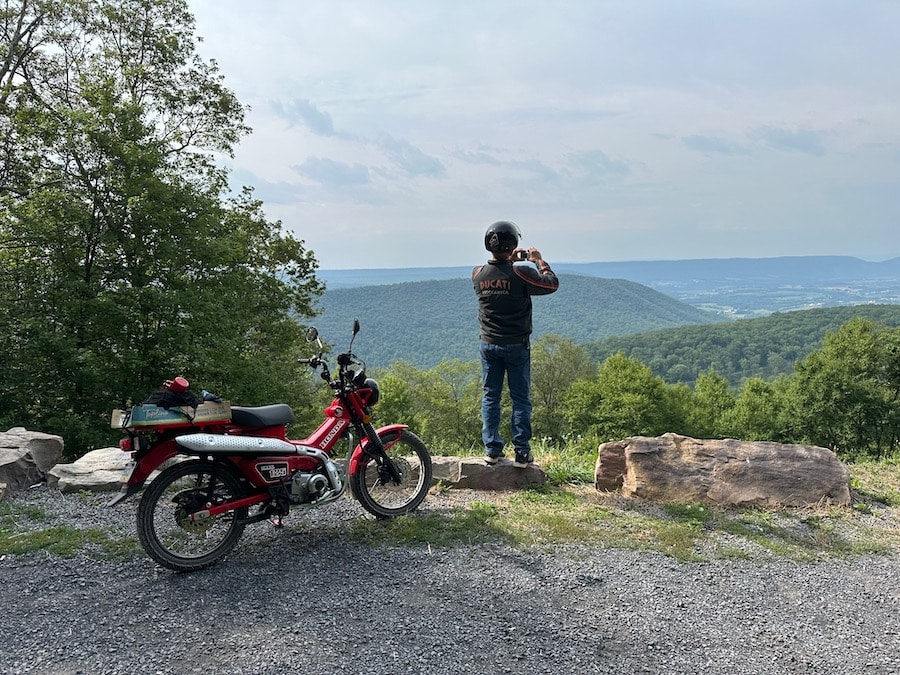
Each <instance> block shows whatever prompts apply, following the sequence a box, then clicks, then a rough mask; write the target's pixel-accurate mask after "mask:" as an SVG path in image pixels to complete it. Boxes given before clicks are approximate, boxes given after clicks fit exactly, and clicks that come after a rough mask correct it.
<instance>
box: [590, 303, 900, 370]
mask: <svg viewBox="0 0 900 675" xmlns="http://www.w3.org/2000/svg"><path fill="white" fill-rule="evenodd" d="M858 316H860V317H865V318H868V319H870V320H872V321H874V322H876V323H881V324H884V325H886V326H890V327H892V328H894V327H897V326H900V305H856V306H853V307H824V308H817V309H807V310H798V311H795V312H785V313H781V314H772V315H770V316H766V317H761V318H758V319H741V320H738V321H732V322H729V323H720V324H715V325H712V326H682V327H678V328H669V329H666V330H660V331H653V332H649V333H643V334H641V335H629V336H613V337H608V338H604V339H601V340H597V341H593V342H590V343H588V344H586V345H585V347H586V349H587V350H588V353H589V354H590V355H591V357H592V358H593V359H594V360H595V361H597V362H602V361H603V360H605V359H606V357H608V356H610V355H611V354H614V353H616V352H622V353H623V354H626V355H627V356H631V357H633V358H636V359H638V360H639V361H641V362H642V363H644V364H646V365H647V366H649V367H650V368H651V370H653V372H654V373H655V374H656V375H659V376H660V377H662V378H663V379H664V380H666V381H667V382H670V383H674V382H693V381H694V380H695V379H696V378H697V375H699V374H700V373H702V372H704V371H707V370H709V369H710V368H712V369H714V370H715V371H716V372H717V373H719V374H720V375H724V376H725V377H726V378H728V380H729V382H730V383H731V384H732V385H738V384H740V383H741V381H742V380H744V379H746V378H749V377H762V378H764V379H771V378H773V377H776V376H778V375H789V374H790V373H792V372H793V369H794V364H795V363H796V362H797V361H798V360H800V359H802V358H803V357H804V356H806V355H807V354H809V353H810V352H812V351H813V350H814V349H818V348H819V347H821V345H822V339H823V338H824V337H825V334H826V333H827V332H832V331H835V330H837V329H838V328H840V327H841V326H842V325H843V324H845V323H846V322H847V321H849V320H850V319H852V318H854V317H858Z"/></svg>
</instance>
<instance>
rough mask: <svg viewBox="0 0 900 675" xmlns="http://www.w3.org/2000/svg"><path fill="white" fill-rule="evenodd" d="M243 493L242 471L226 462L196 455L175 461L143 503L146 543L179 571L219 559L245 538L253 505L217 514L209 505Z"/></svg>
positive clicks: (140, 529)
mask: <svg viewBox="0 0 900 675" xmlns="http://www.w3.org/2000/svg"><path fill="white" fill-rule="evenodd" d="M243 494H244V490H243V487H242V486H241V482H240V480H239V479H238V477H237V475H236V474H235V472H234V471H233V470H232V469H230V468H229V467H227V466H225V465H223V464H215V463H213V462H208V461H205V460H191V461H186V462H180V463H178V464H175V465H173V466H170V467H169V468H168V469H166V470H164V471H162V472H161V473H160V474H159V476H157V477H156V478H155V479H154V480H153V482H152V483H150V486H149V487H148V488H147V489H146V490H145V491H144V494H143V496H142V497H141V501H140V503H139V504H138V510H137V533H138V538H139V539H140V541H141V546H143V547H144V550H145V551H146V552H147V554H148V555H149V556H150V557H151V558H153V559H154V560H155V561H156V562H158V563H159V564H160V565H163V566H164V567H168V568H169V569H172V570H177V571H179V572H191V571H194V570H199V569H203V568H204V567H209V566H210V565H213V564H214V563H216V562H218V561H219V560H221V559H222V558H224V557H225V556H226V555H227V554H228V553H229V552H230V551H231V549H232V548H234V546H235V544H237V542H238V539H240V538H241V534H243V532H244V523H243V522H242V521H243V520H244V519H245V518H246V517H247V507H243V508H240V509H236V510H233V511H226V512H224V513H220V514H218V515H214V516H210V515H208V513H205V511H207V510H208V509H209V507H211V506H215V505H218V504H223V503H225V502H228V501H232V500H234V499H238V498H240V497H242V496H243Z"/></svg>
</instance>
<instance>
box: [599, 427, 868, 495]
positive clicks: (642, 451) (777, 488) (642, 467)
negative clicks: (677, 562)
mask: <svg viewBox="0 0 900 675" xmlns="http://www.w3.org/2000/svg"><path fill="white" fill-rule="evenodd" d="M595 486H596V487H597V489H599V490H614V489H621V491H622V494H624V495H626V496H631V497H640V498H642V499H647V500H651V501H658V502H670V503H702V504H711V505H720V506H757V507H764V508H774V507H779V506H788V507H803V506H811V505H814V504H836V505H848V504H849V503H850V472H849V470H848V469H847V467H846V466H845V465H844V464H843V463H842V462H841V461H840V460H838V458H837V456H836V455H835V454H834V453H833V452H832V451H831V450H828V449H827V448H820V447H817V446H812V445H795V444H784V443H773V442H766V441H739V440H734V439H715V440H708V439H696V438H690V437H687V436H681V435H678V434H664V435H663V436H658V437H644V436H635V437H632V438H627V439H624V440H621V441H615V442H611V443H604V444H602V445H601V446H600V448H599V451H598V456H597V463H596V470H595Z"/></svg>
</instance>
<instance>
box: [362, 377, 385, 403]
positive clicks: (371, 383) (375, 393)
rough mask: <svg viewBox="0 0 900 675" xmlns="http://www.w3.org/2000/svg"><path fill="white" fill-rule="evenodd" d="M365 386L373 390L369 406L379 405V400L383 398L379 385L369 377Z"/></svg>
mask: <svg viewBox="0 0 900 675" xmlns="http://www.w3.org/2000/svg"><path fill="white" fill-rule="evenodd" d="M363 386H364V387H366V388H367V389H371V390H372V396H370V397H369V405H375V404H376V403H378V399H379V398H381V389H379V388H378V383H377V382H376V381H375V380H373V379H372V378H371V377H368V378H366V381H365V384H363Z"/></svg>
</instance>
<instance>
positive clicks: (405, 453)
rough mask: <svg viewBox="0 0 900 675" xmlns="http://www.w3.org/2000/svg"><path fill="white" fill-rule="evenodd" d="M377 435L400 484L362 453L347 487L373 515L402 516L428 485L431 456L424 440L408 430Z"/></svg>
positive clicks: (411, 509) (414, 505)
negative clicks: (399, 475) (394, 468)
mask: <svg viewBox="0 0 900 675" xmlns="http://www.w3.org/2000/svg"><path fill="white" fill-rule="evenodd" d="M379 438H380V439H381V442H382V443H383V444H384V446H385V451H386V452H387V455H388V457H389V458H390V459H391V461H392V462H393V463H394V465H395V466H396V467H397V469H398V470H399V471H400V474H401V480H400V484H399V485H398V484H397V483H396V482H394V481H393V480H392V479H391V478H390V475H389V473H388V468H387V466H384V465H382V466H378V464H377V463H376V462H375V460H374V459H372V458H370V457H367V456H365V457H364V459H365V462H364V463H363V464H361V465H360V467H359V469H358V470H357V472H356V474H355V475H352V476H350V489H351V491H352V492H353V495H354V496H355V497H356V499H357V500H358V501H359V503H360V504H362V506H363V508H364V509H366V511H368V512H369V513H371V514H373V515H375V516H376V517H378V518H391V517H393V516H402V515H403V514H406V513H409V512H410V511H413V510H414V509H416V508H417V507H418V506H419V504H421V503H422V500H423V499H425V495H426V494H427V493H428V488H430V487H431V473H432V467H431V455H430V454H429V452H428V448H427V447H425V443H423V442H422V440H421V439H420V438H419V437H418V436H416V435H415V434H414V433H413V432H411V431H409V430H408V429H401V430H399V431H396V430H395V431H386V432H382V433H381V434H379Z"/></svg>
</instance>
